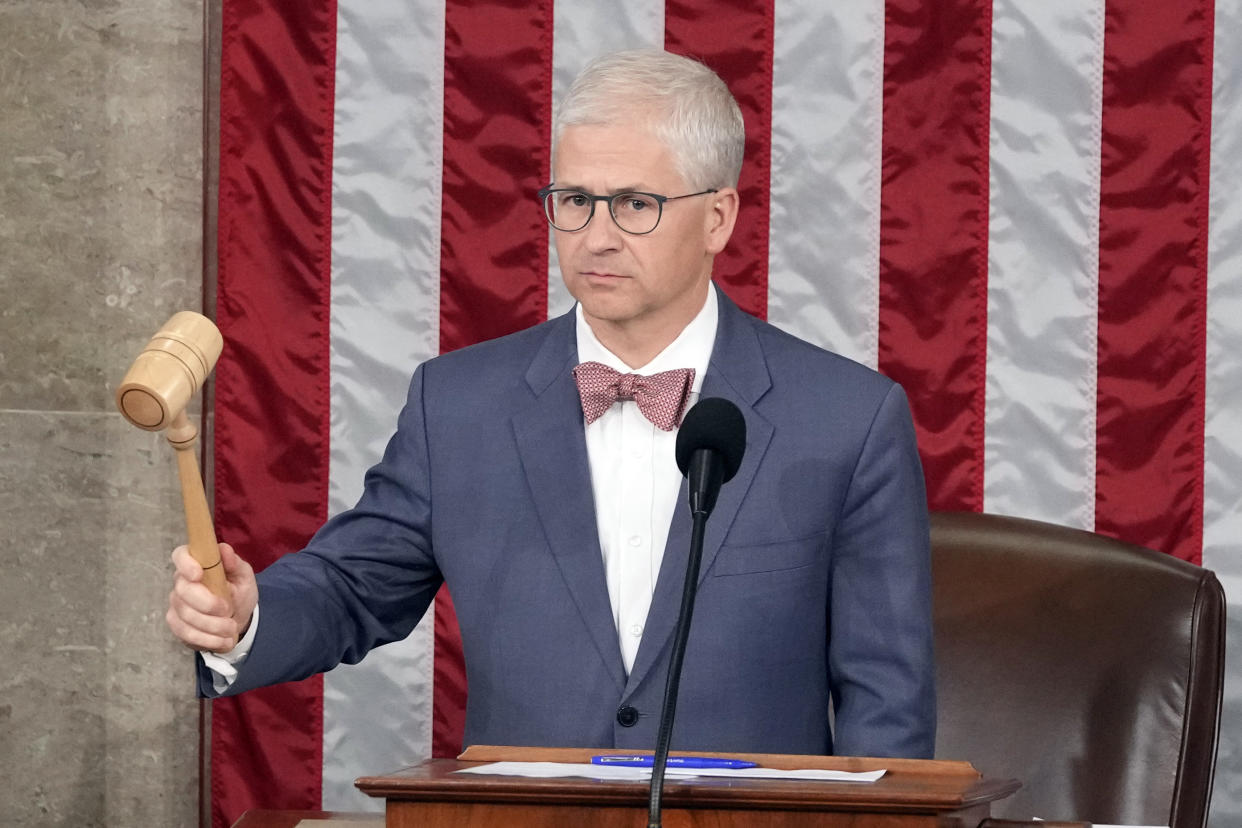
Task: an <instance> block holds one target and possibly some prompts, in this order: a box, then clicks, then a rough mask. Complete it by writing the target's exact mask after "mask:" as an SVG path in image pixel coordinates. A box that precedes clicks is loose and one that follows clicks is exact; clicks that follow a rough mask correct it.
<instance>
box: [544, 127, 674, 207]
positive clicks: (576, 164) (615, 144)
mask: <svg viewBox="0 0 1242 828" xmlns="http://www.w3.org/2000/svg"><path fill="white" fill-rule="evenodd" d="M552 179H553V181H554V182H555V183H556V184H557V186H565V187H581V188H582V189H587V190H591V191H592V192H598V193H604V192H609V191H618V190H623V189H650V190H653V191H655V192H660V191H661V190H664V189H669V188H675V187H677V186H680V185H681V183H682V182H681V176H680V175H678V173H677V167H676V164H675V163H674V159H673V154H672V152H671V151H670V150H669V148H668V147H667V145H665V143H664V142H663V141H661V140H660V139H658V138H656V137H655V135H654V134H653V133H652V132H651V130H650V129H648V128H647V127H646V126H644V125H642V124H641V123H639V122H636V123H634V124H632V125H626V124H581V125H576V126H567V127H565V128H564V129H563V130H562V131H561V135H560V138H559V140H558V141H557V144H556V157H555V160H554V166H553V169H552Z"/></svg>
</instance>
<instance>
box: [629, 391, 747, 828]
mask: <svg viewBox="0 0 1242 828" xmlns="http://www.w3.org/2000/svg"><path fill="white" fill-rule="evenodd" d="M745 451H746V420H745V418H743V416H742V412H741V411H739V410H738V408H737V406H736V405H734V404H733V403H731V402H729V401H728V400H725V399H721V398H719V397H707V398H704V399H701V400H699V401H698V403H696V404H695V405H694V407H692V408H691V409H690V410H689V411H688V412H686V416H685V417H684V418H683V420H682V423H681V430H680V431H679V432H678V433H677V446H676V451H675V454H676V458H677V467H678V468H679V469H681V472H682V474H684V475H685V476H686V482H687V483H688V484H689V486H688V487H687V488H688V491H689V494H690V514H691V516H692V518H693V524H692V526H691V531H690V555H689V557H688V558H687V559H686V583H685V586H683V587H682V590H681V611H680V612H679V613H678V615H677V630H676V632H675V634H674V635H673V647H672V650H671V651H670V652H669V660H668V681H667V682H666V683H665V685H664V707H663V710H662V711H661V712H660V729H659V731H658V732H657V735H656V749H655V756H654V757H653V758H652V761H651V796H650V798H649V799H648V803H647V804H648V809H647V828H660V797H661V795H662V794H663V793H664V769H665V768H666V767H667V766H668V748H669V742H670V740H671V739H672V736H673V718H674V716H675V715H676V713H677V689H678V687H679V686H680V685H681V663H682V660H683V659H684V658H685V655H686V639H688V638H689V637H690V617H691V616H692V615H693V614H694V596H695V593H696V591H697V589H698V584H699V564H700V562H701V561H702V559H703V531H704V527H705V526H706V525H707V518H708V516H709V515H710V514H711V513H712V509H713V508H715V506H716V497H717V496H718V495H719V494H720V487H721V486H723V485H724V484H725V483H727V482H729V480H731V479H732V478H733V475H735V474H737V470H738V467H739V466H740V465H741V464H742V455H743V454H744V453H745Z"/></svg>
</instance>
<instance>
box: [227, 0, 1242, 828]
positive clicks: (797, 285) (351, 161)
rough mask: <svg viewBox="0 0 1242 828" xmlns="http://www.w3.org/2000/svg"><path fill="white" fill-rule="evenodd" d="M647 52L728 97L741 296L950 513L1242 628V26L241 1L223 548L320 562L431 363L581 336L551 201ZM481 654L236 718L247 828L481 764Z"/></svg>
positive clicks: (962, 14)
mask: <svg viewBox="0 0 1242 828" xmlns="http://www.w3.org/2000/svg"><path fill="white" fill-rule="evenodd" d="M632 46H664V47H665V48H668V49H670V50H672V51H676V52H681V53H684V54H689V55H692V56H694V57H697V58H699V59H701V60H703V61H705V62H706V63H707V64H709V65H710V66H712V67H713V68H714V69H716V71H717V72H718V73H719V74H720V75H721V76H722V77H723V78H724V79H725V80H726V81H727V82H728V83H729V85H730V87H731V88H732V89H733V92H734V94H735V96H736V97H737V98H738V101H739V102H740V104H741V106H742V109H743V112H744V114H745V117H746V123H747V135H748V140H747V144H748V147H747V149H748V152H747V162H746V167H745V169H744V171H743V175H742V181H741V185H740V189H741V193H742V199H743V209H742V213H741V216H740V219H739V222H738V227H737V230H736V232H735V233H734V237H733V241H732V243H731V247H730V250H729V251H727V253H726V254H725V255H722V256H721V257H719V258H718V259H717V268H716V278H717V281H718V282H719V283H720V284H721V285H722V286H723V287H724V288H725V290H726V291H727V292H728V293H729V294H730V295H731V296H732V297H733V298H734V299H735V300H736V301H737V302H738V303H739V304H740V305H741V306H742V307H743V308H745V309H747V310H749V311H750V312H752V313H754V314H757V315H759V316H762V317H766V318H767V319H769V320H770V321H772V322H774V323H776V324H778V325H780V326H782V327H784V328H786V329H787V330H789V331H791V332H793V333H795V334H797V335H798V336H801V337H803V338H805V339H808V340H810V341H812V342H815V343H819V344H821V345H824V346H825V347H828V348H830V349H832V350H834V351H837V352H838V353H842V354H844V355H846V356H849V357H852V358H854V359H856V360H858V361H860V362H863V363H865V364H867V365H870V366H873V367H876V368H878V369H879V370H880V371H882V372H884V373H885V374H887V375H888V376H890V377H892V378H893V379H895V380H897V381H899V382H901V383H902V384H903V385H904V386H905V389H906V392H907V394H908V395H909V397H910V400H911V404H912V406H913V410H914V415H915V420H916V423H917V427H918V433H919V442H920V448H921V452H922V457H923V464H924V469H925V472H926V476H927V484H928V495H929V499H930V505H931V507H932V508H933V509H946V510H985V511H989V512H999V513H1005V514H1012V515H1021V516H1026V517H1034V518H1038V519H1042V520H1047V521H1053V522H1056V523H1061V524H1066V525H1069V526H1075V527H1081V528H1085V529H1093V530H1096V531H1099V532H1102V533H1105V534H1108V535H1112V536H1116V537H1120V538H1124V539H1126V540H1129V541H1132V542H1135V543H1139V544H1143V545H1146V546H1150V547H1152V548H1155V549H1159V550H1163V551H1165V552H1167V553H1169V554H1171V555H1176V556H1178V557H1180V558H1184V559H1186V560H1188V561H1192V562H1195V563H1202V564H1204V565H1207V566H1210V567H1212V568H1213V569H1215V570H1216V571H1217V573H1218V574H1219V575H1220V577H1221V580H1222V582H1223V583H1224V584H1225V587H1226V590H1227V593H1228V595H1229V596H1230V599H1231V601H1233V602H1234V606H1235V607H1236V606H1237V603H1238V602H1242V550H1240V549H1239V541H1240V539H1242V198H1239V197H1238V193H1239V192H1240V191H1242V106H1240V105H1239V103H1240V100H1239V99H1240V97H1242V91H1240V90H1242V0H1219V2H1216V3H1213V2H1212V1H1211V0H1158V1H1157V0H1038V2H1035V1H1034V0H994V2H989V1H988V0H838V1H837V2H825V0H625V2H604V1H603V0H599V2H594V1H593V0H559V2H554V1H553V0H507V2H499V1H498V0H476V2H465V1H464V0H224V2H223V51H222V75H221V98H220V113H221V118H220V154H221V157H220V188H219V192H220V204H219V206H220V213H219V216H220V217H219V239H218V240H219V281H218V307H217V318H218V322H219V325H220V328H221V330H222V332H223V333H224V336H225V340H226V347H225V351H224V355H223V356H222V358H221V360H220V362H219V365H218V368H217V372H216V378H217V387H216V436H215V457H214V464H215V481H216V517H217V530H218V532H219V534H220V537H221V539H223V540H228V541H230V542H232V543H233V544H234V545H235V546H236V547H237V548H238V550H239V551H240V552H241V554H242V555H243V556H245V557H247V558H248V559H249V560H250V561H252V562H253V563H254V564H255V565H256V568H262V567H263V566H264V565H266V564H267V563H270V562H271V561H272V560H273V559H275V557H277V556H278V555H280V554H282V553H285V552H288V551H292V550H296V549H298V548H300V547H301V546H302V545H303V544H304V542H305V541H306V539H307V538H308V537H309V536H310V534H311V533H312V532H313V531H314V530H315V529H316V528H318V526H319V525H320V523H322V521H323V520H324V519H325V518H326V517H328V516H329V515H331V514H334V513H336V512H339V511H341V510H343V509H346V508H348V507H349V506H350V505H352V503H353V502H354V500H355V499H356V497H357V496H358V495H359V494H360V492H361V483H362V477H363V472H364V470H365V469H366V467H367V466H368V465H370V464H371V463H372V462H374V461H375V460H377V459H378V457H379V455H380V452H381V450H382V447H383V445H384V443H385V441H386V439H387V437H388V435H389V434H390V432H391V430H392V428H393V427H394V425H395V422H396V414H397V410H398V407H399V405H400V404H401V402H402V401H403V399H404V394H405V390H406V385H407V382H408V379H409V376H410V374H411V372H412V371H413V369H414V366H415V365H417V364H418V363H419V362H420V361H422V360H425V359H427V358H430V357H432V356H434V355H436V354H437V353H440V352H444V351H449V350H452V349H455V348H460V347H463V346H466V345H469V344H471V343H474V342H478V341H480V340H484V339H488V338H491V337H494V336H498V335H501V334H504V333H508V332H510V331H513V330H516V329H520V328H523V327H527V326H529V325H533V324H536V323H538V322H541V321H543V320H544V319H546V318H548V317H549V316H551V315H556V314H559V313H562V312H564V311H565V310H567V309H568V308H569V307H570V302H571V300H570V299H569V297H568V296H567V294H566V293H565V291H564V288H563V286H562V285H561V283H560V279H559V275H558V274H557V272H556V263H555V260H554V254H553V253H552V252H551V251H550V249H549V241H550V239H549V230H548V228H547V226H546V224H545V222H544V219H543V216H542V213H541V211H540V209H539V206H538V204H537V202H536V199H535V195H534V193H535V191H536V190H537V189H538V188H539V187H541V186H542V185H544V184H546V183H547V182H548V180H549V141H550V135H549V124H550V116H551V108H552V101H553V100H554V98H555V97H556V96H557V95H558V94H559V92H560V91H562V90H563V89H564V88H565V87H566V86H567V84H568V82H569V80H570V79H571V78H572V77H573V76H574V74H576V72H577V71H578V70H579V69H580V68H581V67H582V66H583V65H584V64H585V63H586V62H587V61H588V60H589V59H590V58H592V57H594V56H596V55H598V54H600V53H602V52H605V51H611V50H613V49H617V48H625V47H632ZM830 425H831V424H825V427H830ZM1240 629H1242V628H1239V627H1238V622H1236V621H1235V622H1231V630H1230V633H1231V636H1233V637H1232V638H1231V641H1230V648H1229V654H1230V659H1231V664H1230V671H1231V676H1230V679H1229V685H1228V687H1227V691H1226V709H1225V719H1224V725H1223V732H1222V743H1221V751H1220V760H1219V764H1218V772H1217V780H1216V795H1215V804H1214V807H1213V811H1214V813H1213V824H1214V825H1219V826H1224V825H1236V824H1242V819H1240V818H1242V732H1240V731H1242V698H1240V697H1242V643H1240V642H1242V638H1239V637H1237V633H1238V632H1239V630H1240ZM456 647H457V644H456V638H455V631H454V619H453V612H452V605H451V601H450V600H449V599H448V597H447V596H445V595H443V594H442V595H441V596H440V598H439V599H438V600H437V602H436V605H435V611H434V613H429V614H428V616H427V617H426V618H425V619H424V621H423V623H422V625H421V626H420V627H419V628H418V629H417V630H416V631H415V632H414V634H412V635H411V636H410V638H409V639H407V640H406V641H404V642H401V643H399V644H392V645H389V646H387V647H384V648H381V649H379V650H377V651H375V652H373V653H372V654H371V655H370V656H368V658H367V659H366V660H365V661H364V662H363V663H362V664H360V665H357V666H354V667H344V668H340V669H337V670H335V671H333V672H331V673H329V674H326V675H324V676H321V677H315V678H312V679H308V680H306V681H303V682H299V683H296V684H289V685H282V686H279V687H275V688H269V689H266V690H261V691H255V692H252V693H249V694H247V695H245V696H243V697H240V698H237V699H228V700H222V701H217V702H215V703H214V706H213V718H212V729H211V748H210V749H211V767H212V779H211V790H212V800H213V802H212V810H213V821H214V824H215V825H217V826H226V825H228V824H230V823H231V822H232V821H233V820H234V819H236V818H237V816H238V815H239V814H240V813H241V812H242V811H244V810H245V809H246V808H248V807H255V806H266V807H283V808H319V807H324V808H330V809H339V810H354V809H361V808H367V807H371V808H374V807H377V803H372V802H369V801H368V800H367V799H366V797H363V796H361V795H360V794H358V793H357V792H356V791H355V790H354V788H353V780H354V778H355V777H356V776H358V775H361V774H364V773H378V772H384V771H387V770H392V769H395V768H398V767H401V766H403V765H407V764H410V763H413V762H415V761H417V760H419V759H421V758H424V757H426V756H428V755H431V754H436V755H451V754H455V753H456V752H457V751H458V750H459V749H460V747H461V744H460V738H461V735H460V734H461V728H462V722H463V714H464V699H465V693H466V685H465V677H464V675H463V672H462V668H461V663H460V660H459V657H458V655H457V654H456ZM955 758H966V759H969V758H970V757H955ZM1171 772H1172V769H1170V773H1171ZM1043 816H1050V817H1051V816H1058V815H1052V814H1047V815H1043ZM1071 816H1074V815H1071ZM1078 816H1084V817H1090V816H1091V815H1078Z"/></svg>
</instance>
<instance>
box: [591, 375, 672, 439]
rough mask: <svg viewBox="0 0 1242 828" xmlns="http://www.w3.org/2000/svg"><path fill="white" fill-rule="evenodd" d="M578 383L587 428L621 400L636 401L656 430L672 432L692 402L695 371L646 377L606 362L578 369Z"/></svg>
mask: <svg viewBox="0 0 1242 828" xmlns="http://www.w3.org/2000/svg"><path fill="white" fill-rule="evenodd" d="M574 380H576V381H577V383H578V395H579V396H580V397H581V398H582V416H583V417H585V418H586V421H587V425H590V424H591V423H593V422H595V421H596V420H598V419H599V418H600V417H602V416H604V412H605V411H607V410H608V409H609V408H611V407H612V404H613V403H614V402H616V401H617V400H633V401H634V402H636V403H638V410H639V411H641V412H642V413H643V416H644V417H646V418H647V419H648V420H650V421H651V422H652V424H653V425H655V427H656V428H658V429H660V430H661V431H672V430H673V429H675V428H676V427H677V424H678V423H680V422H681V415H682V414H684V413H685V411H686V403H688V402H689V401H690V386H691V385H692V384H693V383H694V369H693V368H678V369H677V370H675V371H661V372H660V373H658V374H652V375H651V376H649V377H644V376H642V375H641V374H622V373H621V372H619V371H614V370H612V369H611V368H609V367H608V366H607V365H604V364H603V363H602V362H584V363H582V364H581V365H579V366H578V367H577V368H574Z"/></svg>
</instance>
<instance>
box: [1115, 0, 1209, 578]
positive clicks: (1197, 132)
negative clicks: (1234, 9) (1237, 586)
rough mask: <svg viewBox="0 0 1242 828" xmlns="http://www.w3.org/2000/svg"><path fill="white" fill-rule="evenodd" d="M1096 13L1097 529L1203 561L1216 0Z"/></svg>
mask: <svg viewBox="0 0 1242 828" xmlns="http://www.w3.org/2000/svg"><path fill="white" fill-rule="evenodd" d="M1105 15H1106V16H1105V39H1104V115H1103V136H1102V150H1101V192H1100V301H1099V391H1098V397H1097V411H1098V414H1097V417H1098V424H1097V435H1098V436H1097V442H1096V469H1097V471H1096V530H1097V531H1099V532H1102V533H1105V534H1108V535H1113V536H1115V537H1121V538H1125V539H1126V540H1129V541H1131V542H1134V543H1140V544H1143V545H1145V546H1150V547H1152V548H1153V549H1160V550H1163V551H1165V552H1169V553H1172V554H1174V555H1177V556H1178V557H1180V558H1183V559H1185V560H1188V561H1192V562H1194V563H1198V562H1199V560H1200V557H1201V555H1202V546H1203V433H1204V395H1205V389H1204V374H1205V364H1206V358H1207V357H1206V327H1207V319H1206V313H1207V229H1208V227H1207V214H1206V211H1207V203H1208V199H1207V187H1208V150H1209V129H1210V113H1211V94H1212V79H1211V74H1212V72H1211V67H1212V37H1213V31H1212V4H1211V3H1208V2H1197V3H1191V4H1164V3H1148V2H1145V0H1110V2H1109V3H1108V6H1107V9H1106V12H1105ZM1153 34H1158V35H1159V37H1155V38H1153Z"/></svg>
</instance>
